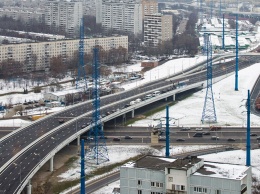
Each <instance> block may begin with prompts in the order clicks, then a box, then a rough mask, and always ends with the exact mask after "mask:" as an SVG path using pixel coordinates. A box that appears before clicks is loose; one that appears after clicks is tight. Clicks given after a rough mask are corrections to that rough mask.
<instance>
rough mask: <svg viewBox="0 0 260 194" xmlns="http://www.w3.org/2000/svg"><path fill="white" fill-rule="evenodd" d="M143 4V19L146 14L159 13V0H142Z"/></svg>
mask: <svg viewBox="0 0 260 194" xmlns="http://www.w3.org/2000/svg"><path fill="white" fill-rule="evenodd" d="M142 6H143V19H144V16H145V15H151V14H155V13H158V2H157V0H142Z"/></svg>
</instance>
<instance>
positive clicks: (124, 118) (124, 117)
mask: <svg viewBox="0 0 260 194" xmlns="http://www.w3.org/2000/svg"><path fill="white" fill-rule="evenodd" d="M125 120H126V116H125V114H123V125H124V124H125Z"/></svg>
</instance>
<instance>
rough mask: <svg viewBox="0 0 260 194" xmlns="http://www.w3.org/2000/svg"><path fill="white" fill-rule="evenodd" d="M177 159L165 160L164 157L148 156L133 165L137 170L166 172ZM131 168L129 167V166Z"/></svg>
mask: <svg viewBox="0 0 260 194" xmlns="http://www.w3.org/2000/svg"><path fill="white" fill-rule="evenodd" d="M175 160H176V159H173V158H165V157H162V156H151V155H147V156H144V157H142V158H140V159H139V160H137V161H136V162H135V163H132V167H136V168H148V169H152V170H163V171H164V170H165V167H166V166H168V165H169V164H170V163H172V162H174V161H175ZM128 167H129V166H128Z"/></svg>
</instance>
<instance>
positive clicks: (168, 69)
mask: <svg viewBox="0 0 260 194" xmlns="http://www.w3.org/2000/svg"><path fill="white" fill-rule="evenodd" d="M204 60H206V57H205V56H196V57H193V58H178V59H173V60H170V61H167V62H166V63H164V64H162V65H160V66H158V67H155V68H153V69H151V70H149V71H146V72H145V73H144V78H145V79H143V80H134V81H132V82H131V83H127V84H122V87H123V88H124V89H126V90H128V89H132V88H136V87H138V86H140V85H143V84H145V83H148V82H150V81H154V80H157V79H161V78H165V77H169V76H172V75H174V74H175V73H179V72H181V71H183V70H185V69H187V68H190V67H192V66H194V65H196V64H198V63H200V62H202V61H204ZM137 65H138V64H136V65H130V66H127V67H126V68H127V71H130V72H131V69H137V67H136V66H137ZM140 66H141V64H140Z"/></svg>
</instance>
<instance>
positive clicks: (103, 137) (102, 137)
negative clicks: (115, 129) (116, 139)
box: [99, 136, 107, 139]
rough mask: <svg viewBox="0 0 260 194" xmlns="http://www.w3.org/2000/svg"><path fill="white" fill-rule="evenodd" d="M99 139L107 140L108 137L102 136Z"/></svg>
mask: <svg viewBox="0 0 260 194" xmlns="http://www.w3.org/2000/svg"><path fill="white" fill-rule="evenodd" d="M99 139H107V136H100V137H99Z"/></svg>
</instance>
